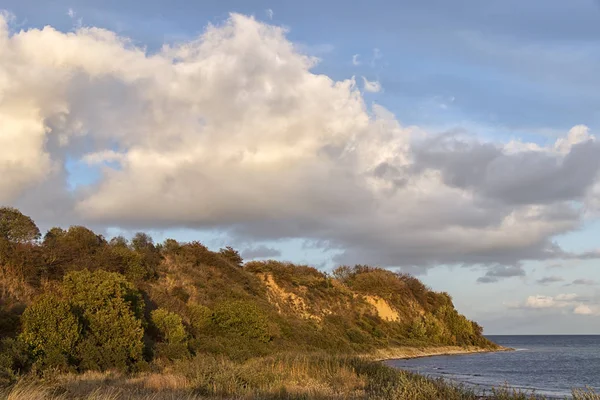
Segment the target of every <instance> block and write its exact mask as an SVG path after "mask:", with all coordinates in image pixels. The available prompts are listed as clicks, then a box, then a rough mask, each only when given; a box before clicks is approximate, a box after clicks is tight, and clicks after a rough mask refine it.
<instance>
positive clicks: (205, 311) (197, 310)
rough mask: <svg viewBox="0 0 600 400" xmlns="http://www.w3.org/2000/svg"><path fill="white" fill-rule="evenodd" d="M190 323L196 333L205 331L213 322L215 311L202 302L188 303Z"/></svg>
mask: <svg viewBox="0 0 600 400" xmlns="http://www.w3.org/2000/svg"><path fill="white" fill-rule="evenodd" d="M188 314H189V316H190V325H191V326H192V329H193V330H194V332H195V333H196V334H198V333H202V332H205V331H206V329H207V328H208V327H209V326H210V324H211V323H212V316H213V312H212V311H211V310H210V308H208V307H206V306H203V305H201V304H190V305H188Z"/></svg>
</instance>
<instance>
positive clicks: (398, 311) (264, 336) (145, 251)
mask: <svg viewBox="0 0 600 400" xmlns="http://www.w3.org/2000/svg"><path fill="white" fill-rule="evenodd" d="M0 321H1V322H0V335H1V337H2V344H1V346H2V348H1V350H2V358H1V359H0V368H2V371H1V376H2V379H3V381H4V382H5V383H9V382H11V381H14V380H15V379H17V378H18V375H19V374H20V373H23V372H25V371H28V370H33V371H43V370H47V369H53V370H58V371H65V372H79V373H81V372H84V371H86V370H97V371H108V370H119V371H125V372H127V371H129V372H135V371H138V372H144V371H156V369H157V368H165V367H168V366H169V365H173V363H177V362H182V360H191V359H197V358H198V357H204V358H205V359H210V358H211V357H212V358H214V357H217V358H221V359H227V360H230V361H228V362H233V363H245V362H248V361H249V360H252V359H256V358H257V357H272V356H276V355H277V354H290V353H294V354H317V353H318V354H322V355H323V356H326V355H331V356H340V355H342V356H353V355H354V356H368V355H375V354H384V353H385V352H388V354H390V352H391V351H392V350H393V349H394V348H399V347H402V348H406V347H427V346H463V347H466V346H477V347H479V348H489V349H494V348H495V345H494V344H493V343H491V342H489V341H488V340H487V339H485V338H484V337H483V336H482V329H481V327H480V326H479V325H477V324H476V323H475V322H472V321H469V320H467V319H466V318H465V317H464V316H462V315H460V314H459V313H458V312H457V311H456V310H455V308H454V306H453V304H452V299H451V297H450V295H448V294H447V293H436V292H433V291H431V290H430V289H429V288H427V287H426V286H424V285H423V284H422V283H421V282H420V281H419V280H418V279H416V278H414V277H412V276H409V275H405V274H397V273H393V272H390V271H387V270H384V269H380V268H374V267H369V266H362V265H357V266H354V267H348V266H342V267H339V268H337V269H335V270H334V271H333V273H332V274H327V273H324V272H322V271H319V270H317V269H315V268H312V267H309V266H303V265H293V264H289V263H282V262H277V261H251V262H245V263H244V262H243V260H242V259H241V257H240V256H239V254H238V252H237V251H235V250H234V249H232V248H229V247H227V248H223V249H221V250H220V251H218V252H214V251H210V250H209V249H208V248H207V247H205V246H204V245H202V244H201V243H198V242H192V243H178V242H176V241H175V240H172V239H168V240H166V241H165V242H164V243H160V244H155V243H154V242H153V241H152V239H151V238H150V237H149V236H148V235H146V234H143V233H138V234H137V235H135V237H134V238H133V239H132V240H131V241H130V242H129V241H127V240H125V239H124V238H122V237H117V238H112V239H110V240H106V239H105V238H104V237H102V236H100V235H97V234H96V233H94V232H93V231H91V230H89V229H87V228H85V227H81V226H73V227H70V228H69V229H67V230H63V229H61V228H53V229H51V230H49V231H48V232H47V233H46V234H45V235H44V236H43V238H42V237H41V234H40V232H39V230H38V228H37V227H36V226H35V224H34V222H33V221H32V220H31V219H29V218H28V217H26V216H24V215H22V214H21V213H20V212H19V211H17V210H14V209H9V208H3V209H0Z"/></svg>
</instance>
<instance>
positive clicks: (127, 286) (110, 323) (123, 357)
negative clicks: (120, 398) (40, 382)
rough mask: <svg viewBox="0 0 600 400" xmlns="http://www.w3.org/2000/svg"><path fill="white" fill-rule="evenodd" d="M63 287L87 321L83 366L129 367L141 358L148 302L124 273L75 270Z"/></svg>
mask: <svg viewBox="0 0 600 400" xmlns="http://www.w3.org/2000/svg"><path fill="white" fill-rule="evenodd" d="M62 289H63V293H64V295H65V296H66V298H68V299H69V300H70V302H71V304H73V306H74V307H76V309H77V310H78V312H79V314H80V316H81V318H82V319H83V320H84V321H85V332H84V336H85V338H84V340H83V341H82V343H81V344H80V345H79V346H78V355H79V357H80V359H81V365H82V367H83V368H85V369H106V368H111V367H117V368H126V367H127V366H129V365H131V364H132V363H134V362H136V361H138V360H140V359H141V357H142V350H143V347H144V346H143V342H142V338H143V336H144V329H143V325H142V318H143V313H144V302H143V300H142V298H141V295H140V294H139V292H138V291H137V290H136V289H135V287H134V286H133V284H131V283H130V282H128V281H127V280H126V279H125V277H124V276H122V275H120V274H117V273H112V272H106V271H102V270H99V271H94V272H90V271H87V270H84V271H77V272H71V273H69V274H67V275H66V276H65V278H64V280H63V285H62Z"/></svg>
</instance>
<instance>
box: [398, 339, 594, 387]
mask: <svg viewBox="0 0 600 400" xmlns="http://www.w3.org/2000/svg"><path fill="white" fill-rule="evenodd" d="M488 338H489V339H490V340H492V341H493V342H495V343H498V344H500V345H502V346H505V347H511V348H514V349H515V350H516V351H511V352H497V353H479V354H467V355H452V356H435V357H425V358H415V359H410V360H389V361H386V363H387V364H388V365H390V366H393V367H396V368H401V369H405V370H409V371H413V372H417V373H420V374H423V375H428V376H432V377H442V378H445V379H448V380H451V381H454V382H459V383H463V384H465V385H467V386H474V387H476V388H478V389H479V390H488V392H489V389H490V388H491V387H498V386H503V385H505V384H507V385H509V386H511V387H514V388H517V389H520V390H523V391H527V392H531V391H534V392H535V393H536V394H539V395H545V396H548V397H550V398H565V397H566V396H567V397H568V396H570V394H571V389H572V388H584V387H588V388H592V389H594V390H595V391H596V392H597V393H600V335H593V336H590V335H568V336H566V335H565V336H563V335H548V336H488Z"/></svg>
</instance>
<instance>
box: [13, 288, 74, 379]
mask: <svg viewBox="0 0 600 400" xmlns="http://www.w3.org/2000/svg"><path fill="white" fill-rule="evenodd" d="M21 324H22V329H23V330H22V333H21V335H20V339H21V340H22V341H23V342H24V343H25V344H27V345H28V346H29V347H30V348H31V350H32V352H33V354H34V356H35V357H36V358H38V359H40V360H41V361H42V363H43V364H44V365H52V366H60V367H63V366H66V364H67V362H68V359H69V357H70V356H71V355H72V354H73V353H74V349H75V346H76V345H77V343H78V342H79V340H80V339H81V331H82V328H81V325H80V323H79V321H78V319H77V317H76V316H75V314H74V313H73V312H72V310H71V306H70V305H69V303H67V302H66V301H63V300H61V299H60V298H58V297H57V296H55V295H52V294H47V295H43V296H41V297H39V298H38V299H37V300H36V301H35V302H34V303H33V304H32V305H30V306H29V307H27V309H25V312H24V313H23V316H22V317H21Z"/></svg>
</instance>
